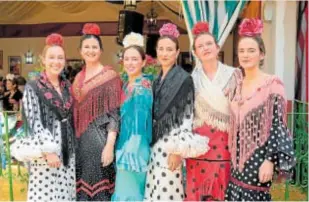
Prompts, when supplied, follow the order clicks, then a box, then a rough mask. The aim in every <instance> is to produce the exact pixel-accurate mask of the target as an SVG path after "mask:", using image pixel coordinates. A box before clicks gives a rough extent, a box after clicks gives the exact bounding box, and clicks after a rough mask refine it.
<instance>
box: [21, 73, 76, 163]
mask: <svg viewBox="0 0 309 202" xmlns="http://www.w3.org/2000/svg"><path fill="white" fill-rule="evenodd" d="M27 85H30V86H31V87H32V89H33V90H34V91H35V93H36V95H37V96H38V99H39V105H40V109H41V110H42V111H41V121H42V124H43V127H44V128H48V129H49V130H50V131H51V130H52V129H51V128H49V124H48V123H49V122H50V121H51V120H49V119H50V117H52V115H51V113H52V114H54V115H56V118H57V120H58V121H60V125H61V139H62V144H61V153H62V158H63V164H64V165H65V166H66V165H68V161H69V158H70V157H71V156H72V153H73V152H74V147H75V146H74V145H75V136H74V129H73V127H72V126H73V111H72V109H73V108H72V106H73V98H72V95H71V92H70V88H71V85H70V83H69V81H67V80H66V79H65V78H64V77H60V87H61V93H62V97H61V96H60V95H59V94H58V93H57V91H56V90H55V89H54V88H53V86H52V85H51V83H50V82H49V80H48V78H47V76H46V74H45V72H43V73H41V76H40V78H39V79H38V80H36V81H30V82H28V83H27ZM23 114H24V113H23ZM25 120H26V119H25ZM29 128H31V126H29Z"/></svg>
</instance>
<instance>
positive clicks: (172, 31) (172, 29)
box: [159, 23, 180, 38]
mask: <svg viewBox="0 0 309 202" xmlns="http://www.w3.org/2000/svg"><path fill="white" fill-rule="evenodd" d="M159 33H160V36H171V37H174V38H178V37H179V35H180V33H179V31H178V29H177V26H176V25H174V24H172V23H166V24H164V25H163V26H162V27H161V29H160V30H159Z"/></svg>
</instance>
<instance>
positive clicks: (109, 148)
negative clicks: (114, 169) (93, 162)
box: [101, 144, 114, 167]
mask: <svg viewBox="0 0 309 202" xmlns="http://www.w3.org/2000/svg"><path fill="white" fill-rule="evenodd" d="M113 160H114V145H111V144H106V145H105V147H104V149H103V151H102V155H101V162H102V165H103V167H105V166H108V165H109V164H111V163H112V162H113Z"/></svg>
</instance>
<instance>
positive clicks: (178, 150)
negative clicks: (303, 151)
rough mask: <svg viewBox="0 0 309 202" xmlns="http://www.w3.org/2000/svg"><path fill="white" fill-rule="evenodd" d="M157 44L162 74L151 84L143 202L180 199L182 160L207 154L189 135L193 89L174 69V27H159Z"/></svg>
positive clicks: (179, 70) (198, 139)
mask: <svg viewBox="0 0 309 202" xmlns="http://www.w3.org/2000/svg"><path fill="white" fill-rule="evenodd" d="M160 35H161V37H160V38H159V39H158V42H157V56H158V60H159V62H160V64H161V66H162V72H161V74H160V75H159V77H158V78H157V79H156V80H155V82H154V84H153V92H154V106H153V136H152V145H153V146H152V151H151V156H150V162H149V165H148V166H149V170H148V173H147V180H146V190H145V199H146V200H164V201H170V200H177V201H181V200H183V199H184V190H183V179H182V165H181V164H182V158H186V157H194V156H198V155H200V154H203V153H205V152H206V151H207V150H208V145H207V143H208V138H206V137H201V136H197V135H193V134H192V120H193V106H194V105H193V104H194V85H193V81H192V77H191V76H190V75H189V74H188V73H187V72H186V71H185V70H183V69H182V68H181V67H180V66H178V65H175V63H176V60H177V56H178V54H179V46H178V40H177V37H178V36H179V32H178V30H177V28H176V25H173V24H171V23H168V24H165V25H163V27H162V28H161V29H160Z"/></svg>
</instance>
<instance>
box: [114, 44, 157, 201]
mask: <svg viewBox="0 0 309 202" xmlns="http://www.w3.org/2000/svg"><path fill="white" fill-rule="evenodd" d="M145 58H146V55H145V52H144V50H143V48H142V47H141V46H138V45H130V46H128V47H125V49H124V51H123V65H124V69H125V71H126V73H127V74H128V82H126V83H125V84H124V86H123V92H122V102H121V103H122V105H121V129H120V135H119V137H118V140H117V146H116V166H117V175H116V187H115V192H114V195H113V197H112V200H113V201H142V200H143V199H144V190H145V181H146V171H147V165H148V160H149V156H150V142H151V138H152V137H151V134H152V132H151V131H152V101H153V98H152V88H151V82H150V80H149V79H148V78H147V77H146V75H144V74H143V73H142V68H143V66H144V65H145V62H146V60H145Z"/></svg>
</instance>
